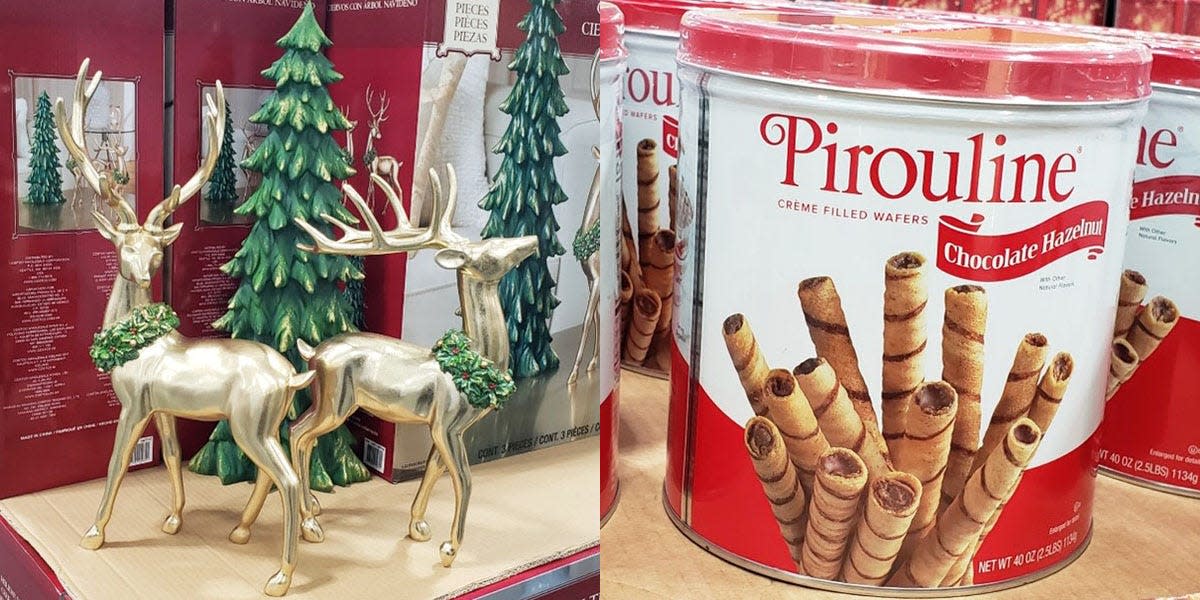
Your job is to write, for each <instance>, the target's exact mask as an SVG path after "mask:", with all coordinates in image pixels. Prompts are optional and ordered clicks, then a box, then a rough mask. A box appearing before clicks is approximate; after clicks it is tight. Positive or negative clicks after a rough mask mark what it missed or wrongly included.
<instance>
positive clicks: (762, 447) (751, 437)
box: [746, 421, 775, 458]
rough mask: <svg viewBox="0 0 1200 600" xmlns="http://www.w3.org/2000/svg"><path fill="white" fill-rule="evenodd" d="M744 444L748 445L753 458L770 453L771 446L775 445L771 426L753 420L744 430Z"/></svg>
mask: <svg viewBox="0 0 1200 600" xmlns="http://www.w3.org/2000/svg"><path fill="white" fill-rule="evenodd" d="M746 445H748V446H749V447H750V452H751V453H752V454H753V455H754V458H762V457H764V456H766V455H767V454H768V453H770V452H771V447H772V446H774V445H775V434H773V433H771V428H770V427H768V426H767V425H766V423H763V422H761V421H755V422H754V423H751V424H750V429H749V430H748V431H746Z"/></svg>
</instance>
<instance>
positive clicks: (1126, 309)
mask: <svg viewBox="0 0 1200 600" xmlns="http://www.w3.org/2000/svg"><path fill="white" fill-rule="evenodd" d="M1148 289H1149V286H1148V285H1146V278H1145V277H1143V276H1142V274H1141V273H1138V272H1137V271H1134V270H1133V269H1126V270H1125V272H1124V273H1121V287H1120V290H1119V291H1118V292H1117V318H1116V320H1115V321H1114V322H1113V337H1114V338H1119V337H1125V335H1126V334H1128V333H1129V327H1130V326H1132V325H1133V321H1134V319H1136V318H1137V315H1138V310H1139V309H1141V308H1142V300H1143V299H1144V298H1145V297H1146V290H1148Z"/></svg>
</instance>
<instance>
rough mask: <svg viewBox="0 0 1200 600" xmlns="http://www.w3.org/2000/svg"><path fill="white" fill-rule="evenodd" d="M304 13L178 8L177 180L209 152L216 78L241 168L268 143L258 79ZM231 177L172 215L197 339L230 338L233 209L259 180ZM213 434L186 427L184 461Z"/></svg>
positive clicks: (172, 284) (187, 324)
mask: <svg viewBox="0 0 1200 600" xmlns="http://www.w3.org/2000/svg"><path fill="white" fill-rule="evenodd" d="M314 7H315V9H316V10H315V13H316V15H317V18H318V20H323V18H324V15H325V10H324V3H323V2H317V3H315V5H314ZM303 8H304V4H303V2H292V3H270V4H252V3H238V2H211V1H207V0H177V1H176V2H175V35H174V63H173V64H174V73H173V76H174V102H173V103H172V106H173V113H172V116H171V118H172V121H173V123H174V136H173V137H174V148H173V155H172V161H173V167H174V169H173V172H174V174H175V179H177V180H179V179H185V178H186V177H188V176H189V175H190V174H191V173H194V172H195V171H196V169H197V168H198V167H199V165H200V160H201V157H203V156H205V155H207V153H208V138H207V136H206V135H205V134H204V132H203V130H202V128H201V127H202V125H201V124H202V118H203V116H202V109H203V108H204V95H205V94H209V95H213V96H214V97H215V93H216V92H215V84H216V81H217V80H220V81H221V85H222V86H223V88H224V90H225V102H226V104H227V106H228V107H229V115H228V116H229V118H228V119H227V123H228V129H229V130H230V131H231V133H232V139H233V144H232V150H231V151H230V152H231V153H232V157H233V159H234V162H235V163H237V164H240V163H241V161H242V160H243V159H245V158H247V157H248V156H250V153H251V152H253V150H254V148H255V147H256V145H257V144H259V143H261V142H262V140H263V139H264V138H265V137H266V128H265V126H263V125H260V124H255V123H251V122H250V121H249V117H250V116H251V115H253V114H254V113H255V112H256V111H257V110H258V108H259V107H260V106H261V105H262V103H263V101H264V100H265V99H266V97H267V96H268V95H269V94H270V93H271V91H272V90H274V87H275V86H274V84H273V83H272V82H271V81H269V80H267V79H266V78H264V77H263V76H262V75H261V71H262V70H263V69H265V68H266V67H268V66H270V65H271V63H273V62H274V61H275V60H276V59H278V58H279V53H280V50H279V48H277V47H276V46H275V41H276V40H278V39H279V38H280V37H282V36H283V35H284V34H285V33H287V31H288V30H289V29H290V28H291V27H292V24H293V23H295V21H296V19H297V17H299V16H300V13H301V11H302V10H303ZM222 134H224V132H222ZM226 176H227V177H231V179H233V182H234V186H233V188H232V192H233V193H232V194H229V193H228V191H229V189H228V187H226V188H224V189H218V188H217V187H216V186H214V185H213V183H212V181H210V182H209V183H208V184H206V185H205V187H204V189H203V190H201V192H200V193H199V194H197V195H196V197H194V198H192V199H191V200H189V201H188V202H187V203H186V204H184V205H183V206H181V207H180V208H179V210H178V211H176V213H175V215H174V216H173V218H174V222H175V223H183V226H184V229H183V232H182V234H181V235H180V236H179V239H178V240H176V241H175V243H174V244H172V245H171V246H170V256H171V258H170V273H169V277H168V282H169V283H168V285H167V298H168V301H169V303H170V304H171V305H172V307H173V308H174V309H175V311H176V313H178V314H179V320H180V327H179V331H180V332H181V333H182V334H184V335H186V336H190V337H228V334H227V333H225V332H222V331H217V330H215V329H213V327H212V322H213V321H215V320H216V319H218V318H220V317H221V315H223V314H225V310H226V308H227V306H228V304H229V299H230V297H231V296H232V295H233V292H234V291H235V290H237V286H238V281H237V280H236V279H234V278H232V277H230V276H228V275H226V274H225V273H224V272H222V271H221V265H224V264H225V263H226V262H228V261H229V259H230V258H232V257H233V254H234V253H235V252H237V250H238V248H240V247H241V244H242V240H244V239H245V237H246V235H247V234H248V233H249V231H250V224H252V223H253V218H252V217H244V216H240V215H235V214H234V213H233V210H234V209H235V208H236V207H237V206H239V205H241V203H242V202H244V201H245V200H246V198H248V197H249V196H250V194H252V193H253V192H254V190H255V189H256V187H255V186H256V185H257V183H258V181H257V180H258V178H259V177H260V175H259V174H257V173H254V172H250V171H246V170H243V169H241V168H235V169H233V171H232V173H230V174H226ZM214 177H215V176H214ZM212 427H213V423H206V422H199V421H188V420H181V421H180V425H179V434H180V443H181V445H182V447H183V455H184V456H185V457H187V456H191V455H192V454H194V453H195V451H196V450H198V449H199V448H200V446H201V445H203V443H204V441H205V438H206V436H207V435H208V432H209V431H211V430H212Z"/></svg>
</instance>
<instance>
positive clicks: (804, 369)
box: [792, 357, 825, 376]
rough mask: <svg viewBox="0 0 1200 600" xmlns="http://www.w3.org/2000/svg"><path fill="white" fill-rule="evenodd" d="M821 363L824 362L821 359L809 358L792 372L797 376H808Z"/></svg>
mask: <svg viewBox="0 0 1200 600" xmlns="http://www.w3.org/2000/svg"><path fill="white" fill-rule="evenodd" d="M823 362H825V359H823V358H821V357H816V358H810V359H808V360H806V361H804V362H802V363H800V364H798V365H796V369H795V370H794V371H792V372H793V373H794V374H795V375H797V376H800V375H810V374H812V372H813V371H816V370H817V367H819V366H821V363H823Z"/></svg>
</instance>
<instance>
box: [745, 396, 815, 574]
mask: <svg viewBox="0 0 1200 600" xmlns="http://www.w3.org/2000/svg"><path fill="white" fill-rule="evenodd" d="M745 442H746V450H747V451H748V452H749V453H750V461H751V462H752V463H754V472H755V473H756V474H757V475H758V481H759V483H761V484H762V488H763V492H764V493H765V494H766V495H767V500H768V501H770V503H771V512H772V513H774V515H775V522H776V523H778V524H779V533H780V534H782V535H783V540H784V541H785V542H786V543H787V545H788V550H789V551H790V553H791V555H792V561H793V562H795V563H796V567H797V568H799V567H800V554H801V547H802V545H803V543H804V531H805V528H806V527H807V523H806V519H805V516H806V511H807V505H806V502H805V499H806V496H805V495H804V489H803V488H802V487H801V486H800V479H799V478H798V477H797V476H796V469H795V467H794V466H793V465H792V461H791V459H789V458H788V454H787V449H786V448H785V447H784V443H783V437H782V436H781V435H780V433H779V430H778V429H777V428H776V427H775V425H774V424H773V423H771V422H770V421H768V420H767V419H764V418H762V417H752V418H751V419H750V421H749V422H748V423H747V424H746V431H745Z"/></svg>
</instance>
